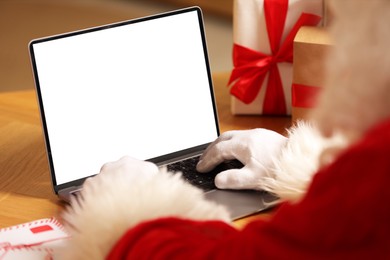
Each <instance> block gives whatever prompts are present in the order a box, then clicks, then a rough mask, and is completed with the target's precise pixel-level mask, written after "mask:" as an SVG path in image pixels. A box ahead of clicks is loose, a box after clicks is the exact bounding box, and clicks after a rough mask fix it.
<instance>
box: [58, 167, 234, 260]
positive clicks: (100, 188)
mask: <svg viewBox="0 0 390 260" xmlns="http://www.w3.org/2000/svg"><path fill="white" fill-rule="evenodd" d="M130 175H131V176H130ZM71 205H72V206H71V207H69V208H68V209H67V211H66V212H65V213H64V214H63V218H64V220H65V225H66V227H67V228H68V230H69V232H70V233H71V236H72V239H70V240H69V242H68V243H69V244H68V246H67V248H66V251H65V252H64V254H63V257H64V259H104V258H105V257H106V256H107V254H108V253H109V252H110V250H111V248H112V247H113V246H114V244H115V243H116V241H118V239H119V238H120V237H121V236H122V235H123V234H124V233H125V232H126V231H127V230H128V229H129V228H131V227H133V226H135V225H137V224H138V223H140V222H143V221H145V220H151V219H156V218H159V217H168V216H176V217H181V218H191V219H196V220H207V219H218V220H222V221H226V222H228V221H229V214H228V212H227V210H226V209H225V208H224V207H222V206H219V205H216V204H215V203H213V202H210V201H206V200H205V199H204V197H203V192H202V191H200V190H198V189H197V188H194V187H192V186H191V185H190V184H187V183H185V182H184V181H183V180H182V179H181V176H180V174H175V175H173V174H171V173H168V172H167V171H166V169H160V171H159V172H158V173H157V174H154V175H147V176H143V177H139V176H138V177H134V174H126V173H124V172H119V173H114V174H107V173H106V174H99V175H97V176H96V177H94V178H92V179H91V180H87V182H86V184H85V185H84V189H83V191H82V193H81V197H80V198H79V199H78V200H76V199H74V200H73V201H72V202H71Z"/></svg>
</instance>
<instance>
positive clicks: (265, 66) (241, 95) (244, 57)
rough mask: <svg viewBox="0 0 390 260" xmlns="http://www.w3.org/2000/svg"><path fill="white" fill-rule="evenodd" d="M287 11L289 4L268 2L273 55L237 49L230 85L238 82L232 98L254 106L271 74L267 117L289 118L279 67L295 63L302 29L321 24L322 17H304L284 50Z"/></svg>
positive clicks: (281, 0) (285, 0)
mask: <svg viewBox="0 0 390 260" xmlns="http://www.w3.org/2000/svg"><path fill="white" fill-rule="evenodd" d="M287 11H288V0H265V1H264V14H265V21H266V26H267V32H268V38H269V43H270V47H271V52H272V54H271V55H267V54H264V53H261V52H258V51H255V50H252V49H249V48H246V47H244V46H240V45H238V44H234V46H233V64H234V69H233V71H232V74H231V76H230V79H229V83H228V84H229V85H231V84H232V83H233V82H234V84H233V86H232V88H231V90H230V93H231V94H232V95H234V96H235V97H237V98H238V99H240V100H241V101H243V102H244V103H246V104H249V103H251V102H253V100H254V99H255V98H256V96H257V94H258V93H259V91H260V89H261V87H262V85H263V81H264V78H265V76H266V74H267V72H269V76H268V83H267V88H266V93H265V98H264V104H263V114H286V101H285V98H284V91H283V85H282V80H281V78H280V73H279V68H278V66H277V63H279V62H289V63H292V60H293V41H294V37H295V35H296V33H297V32H298V30H299V28H300V27H301V26H304V25H308V26H315V25H317V24H318V23H319V22H320V21H321V17H319V16H317V15H313V14H307V13H302V14H301V16H300V17H299V19H298V21H297V22H296V23H295V25H294V27H293V28H292V30H291V31H290V32H289V34H288V35H287V37H286V39H285V41H284V42H283V44H282V45H281V46H280V42H281V38H282V34H283V28H284V23H285V20H286V16H287ZM279 46H280V48H279Z"/></svg>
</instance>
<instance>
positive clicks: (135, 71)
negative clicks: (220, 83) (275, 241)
mask: <svg viewBox="0 0 390 260" xmlns="http://www.w3.org/2000/svg"><path fill="white" fill-rule="evenodd" d="M29 51H30V58H31V63H32V69H33V74H34V79H35V85H36V93H37V98H38V103H39V107H40V114H41V121H42V125H43V132H44V138H45V144H46V150H47V157H48V163H49V169H50V173H51V179H52V184H53V189H54V192H55V193H56V194H57V195H58V196H59V197H60V198H61V199H63V200H65V201H69V198H70V196H71V194H72V193H73V192H74V191H77V190H79V189H80V187H81V186H82V184H83V182H84V180H85V179H86V178H88V177H90V176H94V175H96V174H97V173H98V172H99V170H100V168H101V166H102V165H103V164H105V163H107V162H110V161H116V160H118V159H119V158H121V157H123V156H124V155H129V156H132V157H135V158H137V159H140V160H148V161H152V162H154V163H156V164H157V165H159V166H163V165H167V164H170V163H172V162H178V161H179V162H180V161H182V160H185V159H188V158H196V157H197V156H199V155H200V154H201V153H202V152H203V151H204V149H205V148H206V147H207V146H208V145H209V144H210V143H211V142H212V141H214V140H215V139H216V138H217V137H218V136H219V134H220V132H219V131H220V130H219V126H218V118H217V110H216V104H215V100H214V94H213V86H212V80H211V74H210V67H209V61H208V54H207V48H206V39H205V33H204V26H203V18H202V13H201V10H200V8H198V7H190V8H185V9H180V10H175V11H171V12H167V13H162V14H157V15H153V16H148V17H143V18H139V19H134V20H129V21H124V22H119V23H114V24H108V25H103V26H99V27H94V28H88V29H84V30H80V31H75V32H70V33H65V34H61V35H54V36H49V37H45V38H40V39H35V40H33V41H31V42H30V44H29ZM202 175H203V176H207V175H208V174H207V173H206V174H202ZM205 193H206V198H208V199H210V200H214V201H216V202H218V203H220V204H223V205H225V206H226V207H227V208H228V210H229V211H230V212H231V216H232V219H237V218H240V217H243V216H247V215H249V214H252V213H255V212H259V211H261V210H264V209H266V208H267V207H269V205H271V204H272V201H274V200H275V197H274V196H272V195H270V194H268V193H265V192H255V191H231V190H218V189H216V188H212V189H209V190H207V191H205Z"/></svg>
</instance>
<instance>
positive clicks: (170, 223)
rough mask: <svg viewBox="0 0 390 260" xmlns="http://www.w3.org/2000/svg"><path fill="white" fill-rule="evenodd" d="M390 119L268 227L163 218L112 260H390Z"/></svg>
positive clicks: (123, 241)
mask: <svg viewBox="0 0 390 260" xmlns="http://www.w3.org/2000/svg"><path fill="white" fill-rule="evenodd" d="M389 186H390V120H386V121H385V122H382V123H381V124H379V125H377V126H376V127H374V128H373V129H371V130H370V131H368V132H367V134H366V135H365V137H364V138H363V139H361V140H360V141H358V142H357V143H355V144H353V145H352V146H350V147H349V148H348V149H347V150H345V151H344V152H343V153H342V154H340V156H339V157H338V158H337V160H336V161H334V162H333V163H332V164H330V165H328V166H326V167H325V168H323V169H321V170H320V171H319V172H318V173H317V174H316V175H315V176H314V178H313V180H312V183H311V185H310V186H309V189H308V191H307V193H306V195H305V196H304V197H303V198H302V199H301V200H300V201H298V202H296V203H289V202H286V203H284V204H282V205H280V207H278V209H277V210H276V212H275V214H274V215H273V216H272V217H271V218H270V219H269V220H265V221H264V220H260V221H254V222H252V223H249V224H248V225H247V226H246V227H245V228H244V229H243V230H236V229H234V228H233V227H231V226H229V225H228V224H226V223H224V222H221V221H194V220H186V219H179V218H174V217H172V218H170V217H168V218H160V219H156V220H152V221H147V222H143V223H141V224H139V225H136V226H135V227H133V228H130V229H129V230H127V232H126V233H125V234H124V235H123V236H122V237H121V238H120V239H119V241H117V243H116V244H115V246H114V247H113V248H112V250H111V252H110V254H109V256H108V258H109V259H264V258H265V259H389V258H390V238H389V237H388V236H389V234H390V206H389V205H390V204H389V201H390V187H389Z"/></svg>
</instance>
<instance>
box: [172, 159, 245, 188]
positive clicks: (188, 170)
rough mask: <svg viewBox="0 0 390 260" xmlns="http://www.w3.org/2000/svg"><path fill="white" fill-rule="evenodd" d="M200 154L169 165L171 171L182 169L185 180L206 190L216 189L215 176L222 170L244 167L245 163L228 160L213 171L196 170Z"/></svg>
mask: <svg viewBox="0 0 390 260" xmlns="http://www.w3.org/2000/svg"><path fill="white" fill-rule="evenodd" d="M199 157H200V156H196V157H192V158H189V159H186V160H183V161H179V162H175V163H172V164H169V165H167V168H168V170H169V171H171V172H176V171H180V172H182V176H183V178H184V179H185V180H187V181H188V182H189V183H191V184H192V185H194V186H196V187H198V188H201V189H202V190H204V191H209V190H213V189H216V188H217V187H216V186H215V184H214V179H215V176H216V175H217V174H218V173H220V172H221V171H225V170H229V169H237V168H242V167H243V164H242V163H241V162H240V161H238V160H232V161H227V162H224V163H221V164H220V165H218V166H217V167H215V168H214V169H213V170H212V171H211V172H207V173H200V172H198V171H196V164H197V163H198V161H199Z"/></svg>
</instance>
